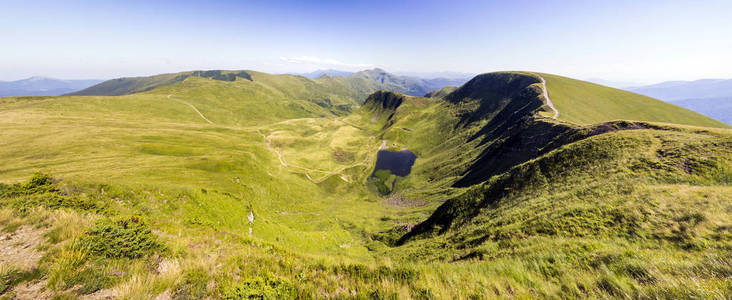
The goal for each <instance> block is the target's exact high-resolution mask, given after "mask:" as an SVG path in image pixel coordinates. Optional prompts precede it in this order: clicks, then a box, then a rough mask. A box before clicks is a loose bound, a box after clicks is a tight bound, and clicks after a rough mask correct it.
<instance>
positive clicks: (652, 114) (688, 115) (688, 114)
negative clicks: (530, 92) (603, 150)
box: [540, 74, 729, 128]
mask: <svg viewBox="0 0 732 300" xmlns="http://www.w3.org/2000/svg"><path fill="white" fill-rule="evenodd" d="M540 75H541V76H542V77H544V79H545V80H546V85H547V89H548V90H549V97H550V98H551V99H552V101H553V102H554V105H555V106H556V107H557V109H558V110H559V112H560V114H559V119H560V120H565V121H568V122H573V123H577V124H592V123H600V122H607V121H612V120H621V119H624V120H636V121H652V122H665V123H676V124H685V125H695V126H706V127H720V128H729V126H728V125H726V124H724V123H722V122H719V121H716V120H714V119H711V118H708V117H705V116H702V115H700V114H697V113H694V112H692V111H690V110H687V109H685V108H681V107H679V106H675V105H673V104H669V103H666V102H663V101H660V100H656V99H653V98H650V97H646V96H643V95H639V94H635V93H631V92H628V91H623V90H618V89H614V88H609V87H605V86H602V85H598V84H594V83H590V82H586V81H580V80H575V79H571V78H566V77H561V76H557V75H551V74H540Z"/></svg>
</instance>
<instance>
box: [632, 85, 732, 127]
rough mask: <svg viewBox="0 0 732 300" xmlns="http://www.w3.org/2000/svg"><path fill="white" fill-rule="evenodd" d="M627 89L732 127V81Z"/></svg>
mask: <svg viewBox="0 0 732 300" xmlns="http://www.w3.org/2000/svg"><path fill="white" fill-rule="evenodd" d="M625 89H626V90H628V91H631V92H634V93H638V94H641V95H646V96H649V97H653V98H657V99H660V100H663V101H666V102H670V103H673V104H676V105H678V106H681V107H684V108H687V109H690V110H693V111H696V112H698V113H701V114H703V115H706V116H709V117H712V118H714V119H717V120H719V121H722V122H724V123H727V124H732V79H700V80H695V81H666V82H661V83H658V84H652V85H647V86H638V87H629V88H625Z"/></svg>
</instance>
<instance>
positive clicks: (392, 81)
mask: <svg viewBox="0 0 732 300" xmlns="http://www.w3.org/2000/svg"><path fill="white" fill-rule="evenodd" d="M254 73H258V72H254V71H224V70H210V71H188V72H180V73H171V74H160V75H154V76H148V77H126V78H118V79H112V80H107V81H104V82H102V83H99V84H96V85H94V86H91V87H89V88H86V89H84V90H81V91H76V92H72V93H68V95H76V96H83V95H94V96H118V95H126V94H133V93H139V92H144V91H148V90H151V89H154V88H157V87H160V86H166V85H171V84H175V83H177V82H181V81H183V80H185V79H186V78H188V77H191V76H194V77H205V78H210V79H215V80H225V81H234V80H236V78H244V79H247V80H252V79H251V76H250V75H251V74H254ZM293 75H299V76H304V77H308V78H310V79H311V80H312V81H315V82H319V83H327V84H330V85H332V86H333V87H335V86H338V87H339V88H340V89H341V90H344V91H348V92H349V93H354V94H353V95H351V96H353V97H355V98H357V99H359V101H360V102H362V101H364V100H365V99H366V96H368V95H369V94H371V93H373V92H375V91H378V90H388V91H391V92H398V93H403V94H407V95H410V96H424V95H426V94H428V93H430V92H432V91H436V90H440V89H442V88H444V87H447V86H459V85H462V84H463V83H465V82H467V81H468V80H469V79H470V78H469V77H466V78H430V79H424V78H419V77H411V76H399V75H395V74H392V73H389V72H386V71H384V70H382V69H378V68H376V69H371V70H364V71H360V72H355V73H349V72H345V71H337V70H320V71H315V72H312V73H306V74H284V75H282V76H293Z"/></svg>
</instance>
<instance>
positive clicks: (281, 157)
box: [257, 130, 386, 184]
mask: <svg viewBox="0 0 732 300" xmlns="http://www.w3.org/2000/svg"><path fill="white" fill-rule="evenodd" d="M257 134H259V135H260V136H262V138H263V139H264V143H265V145H267V149H269V150H270V151H272V152H274V153H275V154H277V159H278V160H279V161H280V164H281V165H282V166H283V167H285V168H290V169H292V168H295V169H300V170H301V171H295V170H292V172H295V173H301V174H305V177H307V178H308V180H310V181H311V182H313V183H316V184H317V183H321V182H323V181H325V180H326V179H327V178H328V176H331V175H339V177H340V178H341V179H343V181H345V182H350V181H349V180H348V178H347V177H346V176H345V174H342V172H343V171H345V170H346V169H348V168H353V167H355V166H359V165H365V166H368V162H369V158H370V156H369V155H368V154H366V157H364V159H363V161H362V162H358V163H355V164H353V165H348V166H344V167H341V168H339V169H337V170H335V171H325V170H318V169H310V168H306V167H302V166H297V165H293V164H288V163H287V162H286V161H285V155H284V154H282V152H280V150H278V149H277V148H275V147H273V146H272V144H271V143H270V141H269V139H268V136H266V135H265V134H264V133H262V132H261V131H259V130H257ZM383 145H386V141H384V144H383ZM308 172H314V173H321V174H325V175H326V176H325V177H323V178H321V179H320V180H316V179H313V178H312V177H311V176H310V174H308Z"/></svg>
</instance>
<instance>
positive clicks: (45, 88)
mask: <svg viewBox="0 0 732 300" xmlns="http://www.w3.org/2000/svg"><path fill="white" fill-rule="evenodd" d="M102 81H103V80H96V79H91V80H63V79H55V78H48V77H41V76H34V77H30V78H27V79H22V80H16V81H0V97H7V96H59V95H62V94H66V93H71V92H75V91H78V90H82V89H85V88H88V87H90V86H92V85H95V84H97V83H100V82H102Z"/></svg>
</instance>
